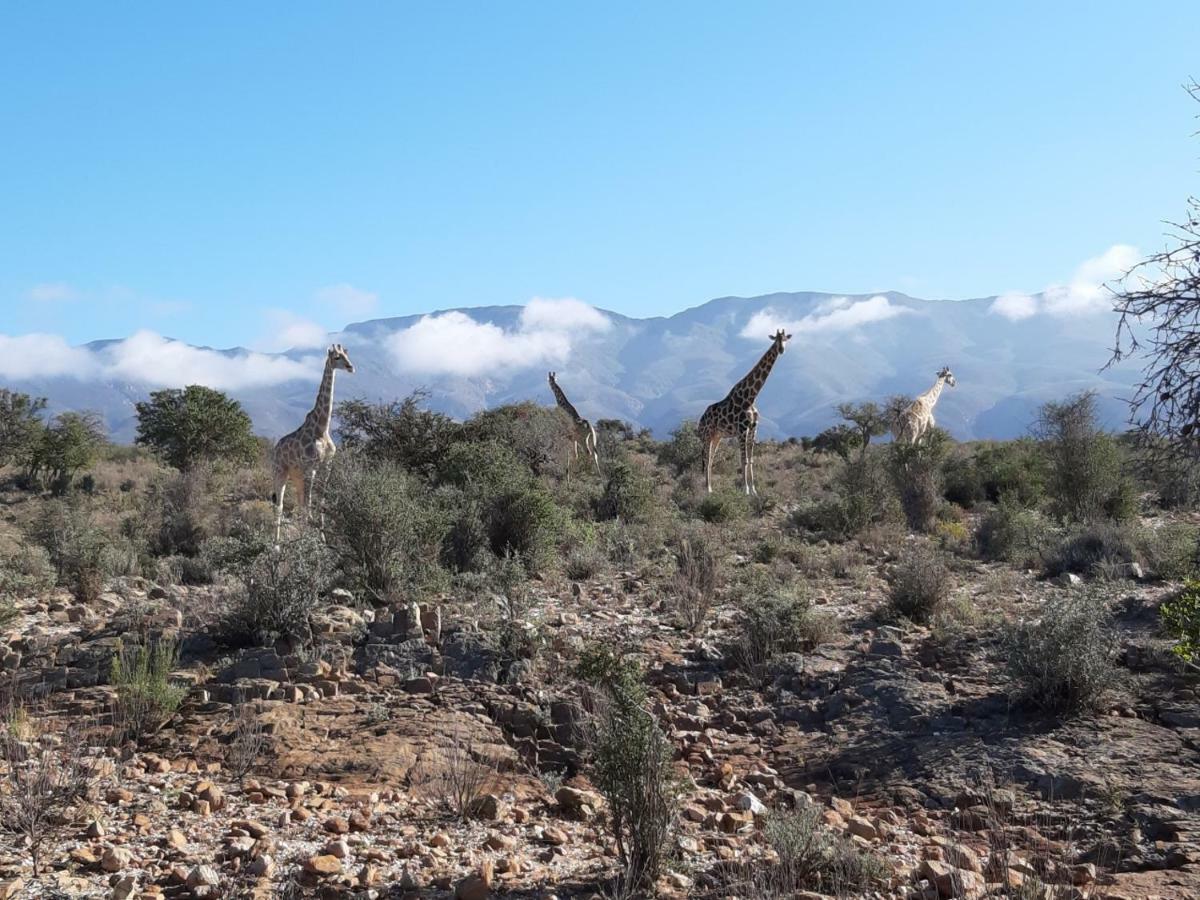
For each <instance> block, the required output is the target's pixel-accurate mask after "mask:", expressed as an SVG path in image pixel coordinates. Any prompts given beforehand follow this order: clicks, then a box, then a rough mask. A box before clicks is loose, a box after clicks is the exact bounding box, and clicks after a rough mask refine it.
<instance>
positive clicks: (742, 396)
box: [729, 343, 780, 406]
mask: <svg viewBox="0 0 1200 900" xmlns="http://www.w3.org/2000/svg"><path fill="white" fill-rule="evenodd" d="M779 352H780V347H779V345H778V344H777V343H775V344H771V346H770V347H769V348H767V352H766V353H764V354H763V355H762V359H760V360H759V361H758V363H757V364H756V365H755V366H754V368H753V369H751V370H750V371H749V372H748V373H747V374H746V377H745V378H743V379H742V380H741V381H739V382H738V383H737V384H735V385H734V386H733V388H732V389H731V390H730V391H729V396H730V397H731V398H736V399H737V400H739V401H741V402H742V403H743V404H744V405H746V406H749V405H750V404H752V403H753V402H754V400H755V398H757V397H758V393H759V391H761V390H762V389H763V385H764V384H766V383H767V376H768V375H770V374H771V367H772V366H774V365H775V360H777V359H779Z"/></svg>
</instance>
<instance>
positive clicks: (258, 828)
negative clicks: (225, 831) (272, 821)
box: [233, 819, 271, 840]
mask: <svg viewBox="0 0 1200 900" xmlns="http://www.w3.org/2000/svg"><path fill="white" fill-rule="evenodd" d="M233 827H234V828H240V829H241V830H242V831H244V832H246V834H248V835H250V837H252V838H254V839H255V840H258V839H259V838H262V837H266V836H267V835H268V834H270V833H271V829H270V828H268V827H267V826H266V825H264V824H263V823H262V822H258V821H256V820H254V819H238V820H237V821H236V822H234V823H233Z"/></svg>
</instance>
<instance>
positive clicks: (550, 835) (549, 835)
mask: <svg viewBox="0 0 1200 900" xmlns="http://www.w3.org/2000/svg"><path fill="white" fill-rule="evenodd" d="M542 838H543V839H544V840H545V841H546V843H548V844H553V845H554V846H556V847H561V846H562V845H563V844H565V843H567V841H568V840H570V838H569V837H568V836H567V833H566V832H565V831H563V830H562V829H561V828H555V827H554V826H553V825H550V826H548V827H546V828H543V829H542Z"/></svg>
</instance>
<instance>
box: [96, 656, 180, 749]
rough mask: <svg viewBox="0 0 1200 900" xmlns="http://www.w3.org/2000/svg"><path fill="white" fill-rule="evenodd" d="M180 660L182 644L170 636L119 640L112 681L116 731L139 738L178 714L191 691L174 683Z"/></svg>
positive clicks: (119, 734) (116, 732)
mask: <svg viewBox="0 0 1200 900" xmlns="http://www.w3.org/2000/svg"><path fill="white" fill-rule="evenodd" d="M178 664H179V645H178V644H175V643H172V642H170V641H166V640H159V641H154V642H149V643H128V644H127V643H124V642H122V643H119V644H118V645H117V651H116V653H115V654H113V658H112V663H111V667H110V671H109V681H110V682H111V683H112V685H113V687H115V688H116V701H115V702H116V706H115V708H114V710H113V726H114V732H115V734H116V735H118V736H119V738H121V739H130V738H132V739H135V740H136V739H138V738H140V737H142V736H143V735H147V734H150V733H151V732H154V731H157V730H158V729H159V728H161V727H162V726H163V725H165V724H166V723H167V720H168V719H170V718H171V716H173V715H174V714H175V710H177V709H178V708H179V704H180V703H181V702H183V698H184V695H185V694H186V693H187V691H186V690H185V689H184V688H182V687H180V686H178V685H175V684H172V683H171V678H170V676H171V672H172V671H173V670H174V669H175V668H176V667H177V666H178Z"/></svg>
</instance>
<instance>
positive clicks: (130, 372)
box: [0, 331, 321, 390]
mask: <svg viewBox="0 0 1200 900" xmlns="http://www.w3.org/2000/svg"><path fill="white" fill-rule="evenodd" d="M320 372H321V368H320V361H319V360H317V361H316V363H315V364H314V361H313V360H294V359H288V358H286V357H280V356H270V355H268V354H265V353H255V352H251V351H239V352H237V353H232V354H225V353H219V352H218V351H216V350H208V349H204V348H200V347H192V346H190V345H188V344H185V343H183V342H182V341H174V340H170V339H168V338H164V337H163V336H162V335H159V334H155V333H154V332H152V331H139V332H137V333H136V334H133V335H131V336H130V337H128V338H125V339H124V340H121V341H114V342H112V343H109V344H105V345H103V346H101V347H95V348H91V347H72V346H71V345H70V344H68V343H67V342H66V341H65V340H63V338H62V337H60V336H58V335H56V334H24V335H19V336H12V335H6V334H0V377H2V378H5V379H11V380H21V381H27V380H31V379H37V378H76V379H80V380H85V379H95V380H103V381H128V382H132V383H134V384H140V385H146V386H148V387H155V388H159V387H183V386H184V385H188V384H203V385H206V386H207V387H211V388H215V389H217V390H240V389H243V388H256V387H270V386H272V385H276V384H281V383H282V382H285V381H295V380H316V378H317V377H318V376H319V375H320Z"/></svg>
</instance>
